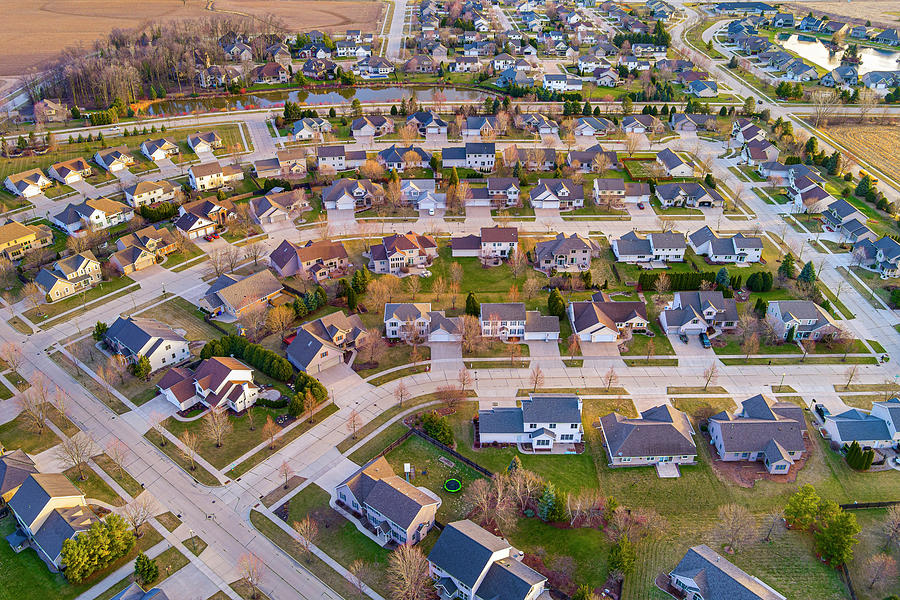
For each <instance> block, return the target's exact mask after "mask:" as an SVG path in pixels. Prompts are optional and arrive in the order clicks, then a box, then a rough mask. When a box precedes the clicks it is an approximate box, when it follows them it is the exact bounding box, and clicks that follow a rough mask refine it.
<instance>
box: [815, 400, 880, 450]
mask: <svg viewBox="0 0 900 600" xmlns="http://www.w3.org/2000/svg"><path fill="white" fill-rule="evenodd" d="M882 410H883V409H882ZM874 412H875V403H872V413H867V412H866V411H864V410H860V409H858V408H851V409H850V410H846V411H844V412H842V413H840V414H836V415H833V414H826V415H825V418H824V420H825V425H824V429H825V432H826V433H827V434H828V438H830V439H831V441H833V442H835V443H837V444H839V445H844V444H851V443H853V442H859V445H860V446H863V447H869V448H890V447H891V446H893V445H894V443H895V440H894V437H895V436H896V434H895V433H892V432H891V428H890V427H889V426H888V421H886V420H885V419H884V418H882V417H878V416H875V414H874ZM891 423H892V425H893V426H896V424H897V421H896V420H892V421H891Z"/></svg>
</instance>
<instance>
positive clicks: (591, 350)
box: [581, 342, 619, 358]
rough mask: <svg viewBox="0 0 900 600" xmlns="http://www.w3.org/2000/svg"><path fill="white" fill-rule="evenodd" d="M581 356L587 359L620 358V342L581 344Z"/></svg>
mask: <svg viewBox="0 0 900 600" xmlns="http://www.w3.org/2000/svg"><path fill="white" fill-rule="evenodd" d="M581 354H582V356H584V357H585V358H609V357H611V356H614V357H618V356H619V344H618V342H581Z"/></svg>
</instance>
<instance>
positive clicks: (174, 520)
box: [156, 511, 181, 533]
mask: <svg viewBox="0 0 900 600" xmlns="http://www.w3.org/2000/svg"><path fill="white" fill-rule="evenodd" d="M156 520H157V521H159V522H160V524H161V525H162V526H163V527H165V528H166V529H167V530H168V532H169V533H172V532H173V531H175V530H176V529H178V526H179V525H181V519H179V518H178V517H176V516H175V514H174V513H173V512H172V511H166V512H164V513H162V514H159V515H156Z"/></svg>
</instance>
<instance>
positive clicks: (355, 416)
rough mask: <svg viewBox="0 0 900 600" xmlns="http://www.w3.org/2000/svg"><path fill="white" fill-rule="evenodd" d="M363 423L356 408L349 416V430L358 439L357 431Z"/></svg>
mask: <svg viewBox="0 0 900 600" xmlns="http://www.w3.org/2000/svg"><path fill="white" fill-rule="evenodd" d="M361 425H362V418H361V417H360V416H359V413H358V412H356V410H355V409H354V410H351V411H350V414H349V415H348V416H347V431H349V432H350V433H351V434H352V435H353V439H354V440H355V439H356V431H357V430H358V429H359V428H360V426H361Z"/></svg>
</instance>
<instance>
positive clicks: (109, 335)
mask: <svg viewBox="0 0 900 600" xmlns="http://www.w3.org/2000/svg"><path fill="white" fill-rule="evenodd" d="M103 341H104V343H105V344H106V346H107V347H108V348H109V349H110V350H112V351H113V352H114V353H116V354H119V355H121V356H122V358H123V359H124V360H125V362H127V363H129V364H133V363H136V362H137V361H138V360H139V359H140V357H142V356H146V357H147V359H148V360H149V361H150V370H151V372H153V371H156V370H158V369H161V368H162V367H167V366H170V365H176V364H178V363H180V362H182V361H185V360H187V359H189V358H190V357H191V350H190V348H189V345H188V341H187V340H186V339H185V337H184V336H183V335H181V334H179V333H176V332H175V331H174V330H173V329H172V328H171V327H169V326H168V325H166V324H164V323H160V322H159V321H157V320H155V319H141V318H137V317H119V318H117V319H116V320H115V321H114V322H113V324H112V325H110V326H109V329H107V330H106V334H105V335H104V336H103Z"/></svg>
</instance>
